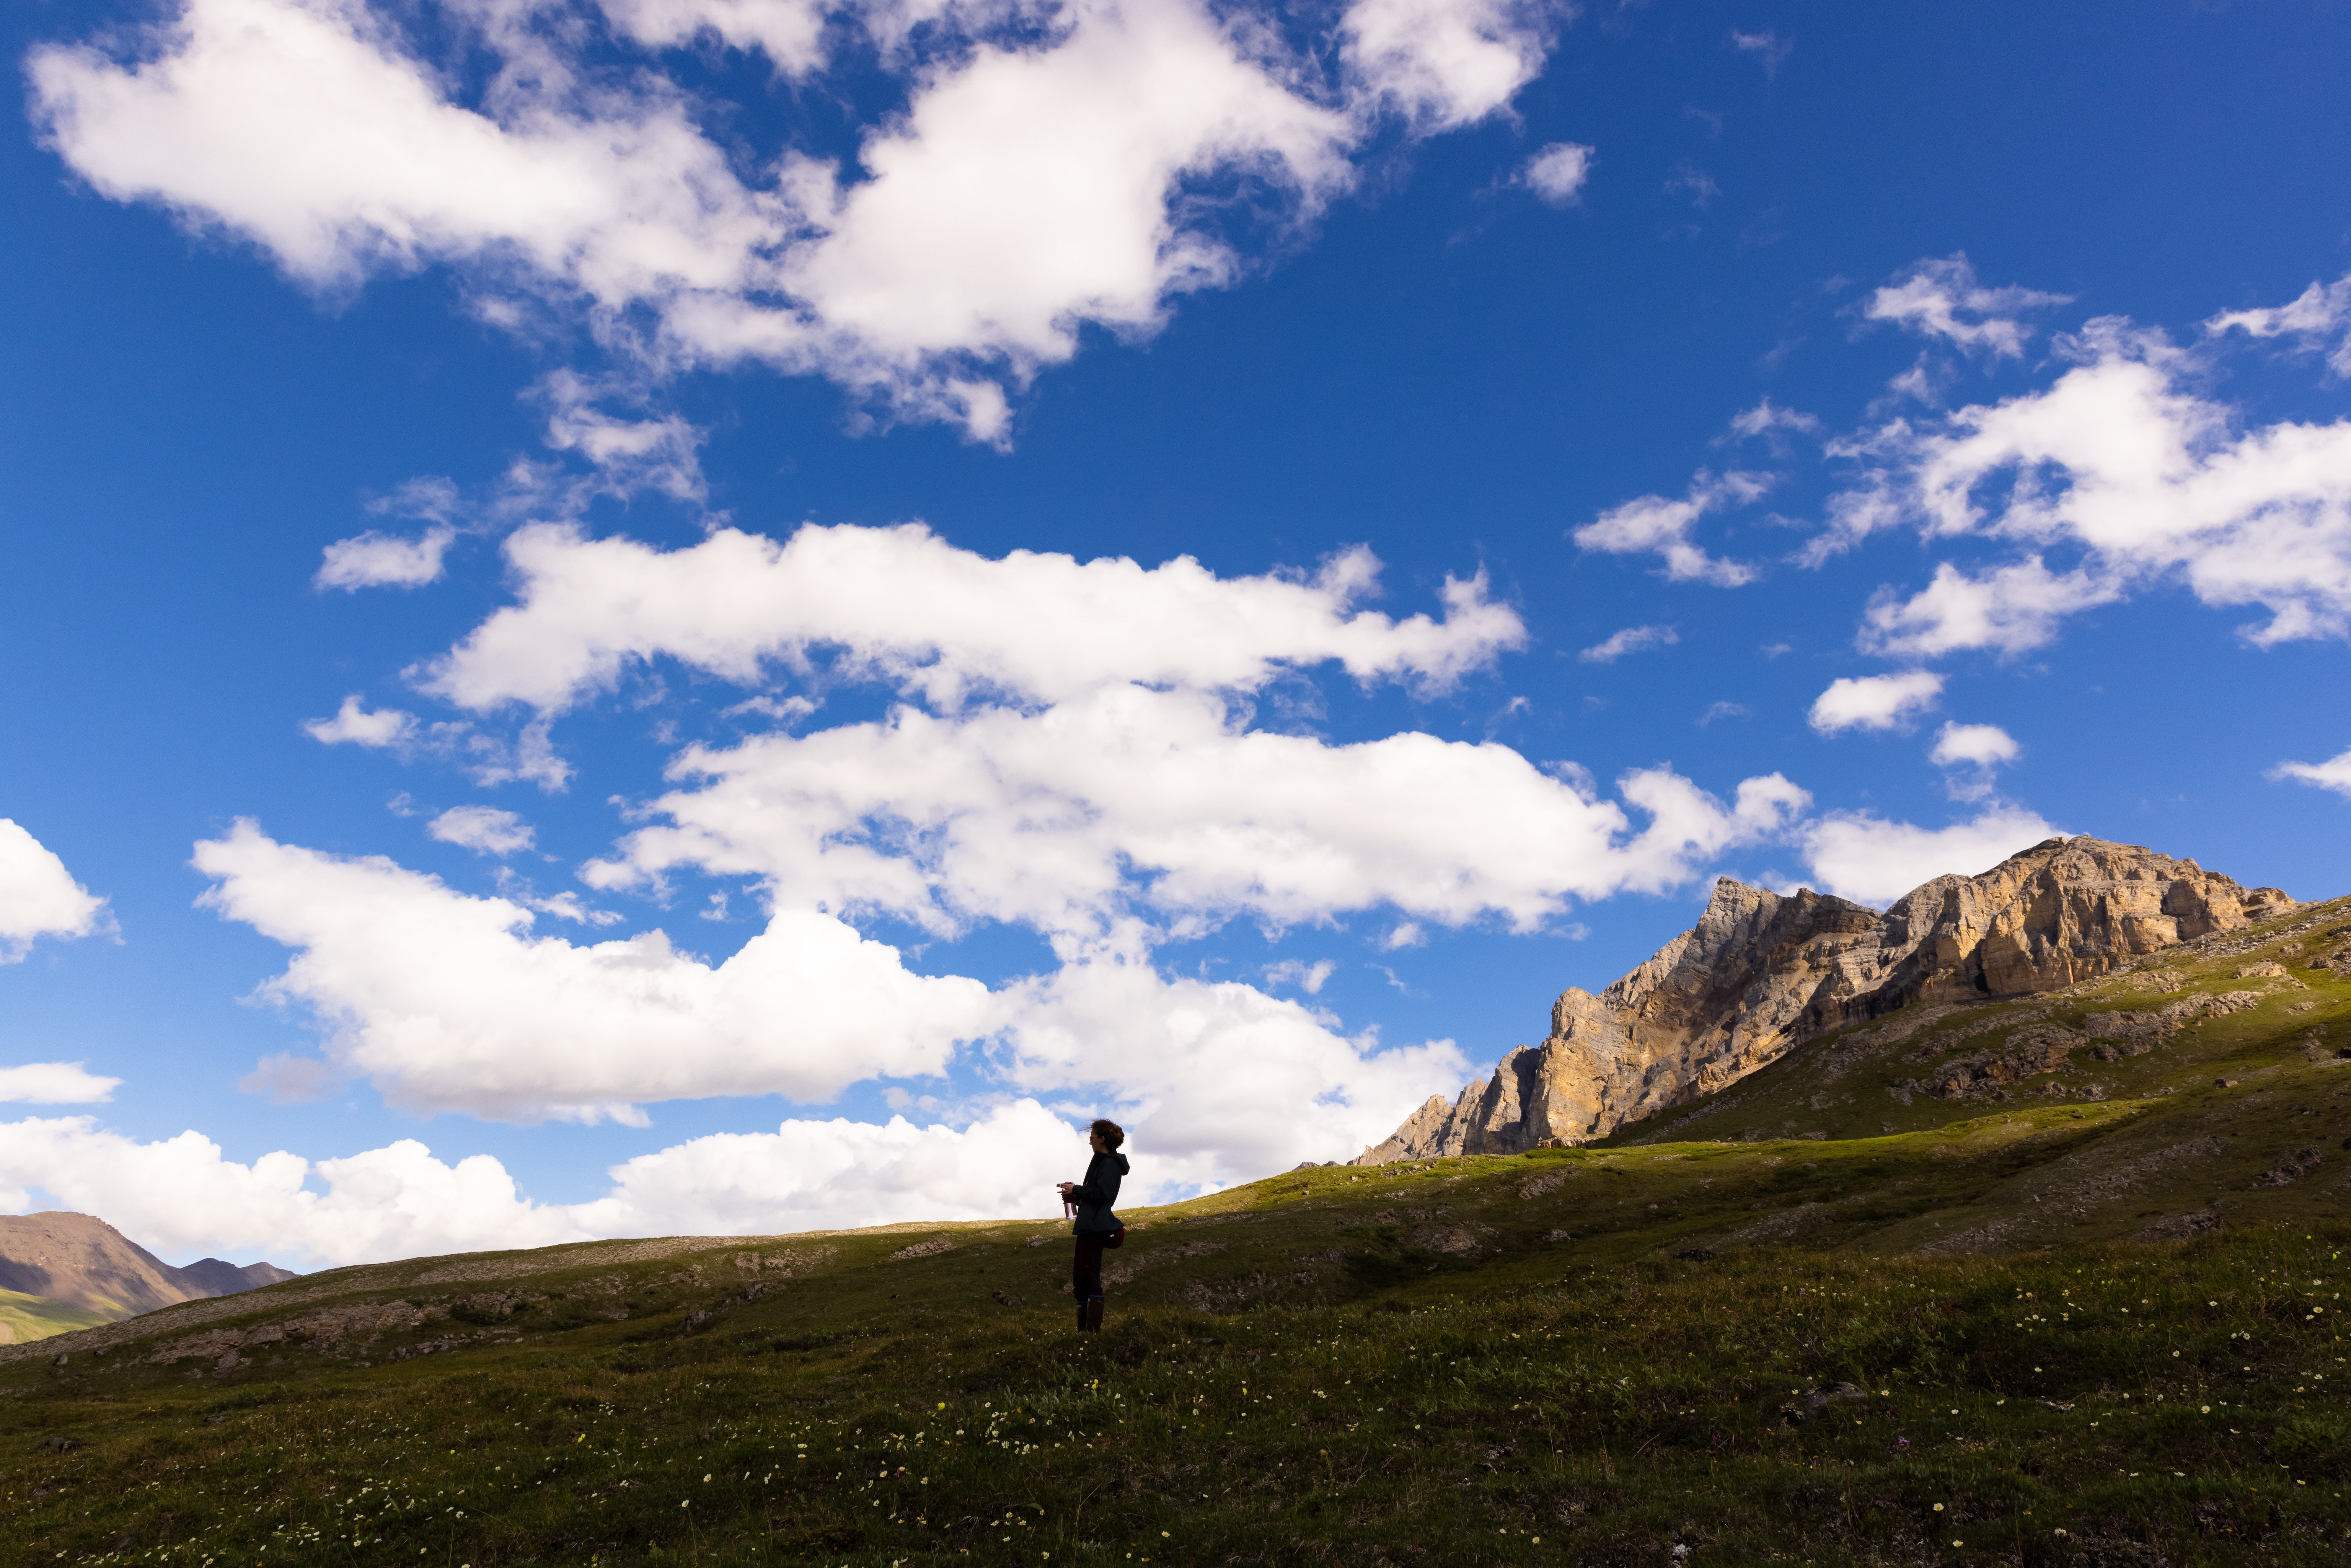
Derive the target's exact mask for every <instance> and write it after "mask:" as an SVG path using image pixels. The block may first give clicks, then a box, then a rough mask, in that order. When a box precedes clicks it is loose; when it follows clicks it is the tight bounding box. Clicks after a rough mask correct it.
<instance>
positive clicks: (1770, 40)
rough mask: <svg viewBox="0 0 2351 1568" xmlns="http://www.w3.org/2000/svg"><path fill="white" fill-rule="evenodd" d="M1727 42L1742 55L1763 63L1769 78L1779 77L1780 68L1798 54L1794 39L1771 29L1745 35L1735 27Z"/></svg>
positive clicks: (1766, 75) (1764, 72) (1765, 74)
mask: <svg viewBox="0 0 2351 1568" xmlns="http://www.w3.org/2000/svg"><path fill="white" fill-rule="evenodd" d="M1725 42H1727V43H1728V44H1729V46H1730V47H1732V48H1734V49H1736V50H1738V51H1739V52H1740V54H1742V55H1752V56H1754V57H1755V58H1756V59H1757V60H1758V61H1760V62H1761V65H1762V67H1763V74H1764V76H1765V77H1767V78H1769V77H1776V76H1778V75H1779V74H1780V68H1781V67H1782V66H1783V65H1786V64H1787V63H1788V57H1789V56H1790V55H1792V54H1794V53H1795V52H1796V41H1795V40H1794V39H1793V38H1783V37H1780V35H1779V34H1777V33H1774V32H1772V31H1771V30H1770V29H1769V28H1762V29H1759V30H1758V31H1755V32H1752V33H1743V32H1740V30H1739V29H1738V28H1736V27H1734V28H1732V29H1731V30H1730V36H1729V38H1727V39H1726V40H1725Z"/></svg>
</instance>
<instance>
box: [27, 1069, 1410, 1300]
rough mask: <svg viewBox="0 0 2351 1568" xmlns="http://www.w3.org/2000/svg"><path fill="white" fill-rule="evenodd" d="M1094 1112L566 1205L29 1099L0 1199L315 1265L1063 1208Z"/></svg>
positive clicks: (1171, 1174)
mask: <svg viewBox="0 0 2351 1568" xmlns="http://www.w3.org/2000/svg"><path fill="white" fill-rule="evenodd" d="M1409 1109H1410V1106H1409V1105H1408V1104H1407V1105H1403V1106H1400V1107H1398V1108H1397V1110H1396V1113H1395V1114H1396V1116H1399V1117H1400V1116H1401V1115H1402V1114H1403V1113H1404V1112H1405V1111H1406V1110H1409ZM1085 1114H1086V1113H1085V1112H1084V1111H1083V1110H1082V1109H1081V1110H1077V1111H1072V1112H1066V1113H1061V1114H1057V1113H1055V1112H1053V1111H1051V1110H1049V1109H1047V1108H1046V1107H1045V1106H1044V1105H1043V1104H1041V1103H1039V1101H1038V1100H1037V1099H1036V1098H1034V1097H1032V1096H1018V1097H1012V1098H1008V1100H1006V1101H1005V1102H1004V1103H999V1104H997V1105H993V1106H990V1107H987V1108H985V1109H984V1110H982V1111H980V1112H979V1113H977V1114H974V1115H971V1116H969V1117H967V1118H961V1119H958V1120H957V1121H956V1122H955V1123H953V1124H932V1125H929V1126H918V1125H916V1124H914V1123H911V1122H909V1121H907V1120H905V1119H904V1117H893V1118H892V1119H891V1120H890V1121H888V1122H886V1123H882V1124H874V1123H865V1122H852V1121H848V1120H844V1119H832V1120H816V1119H794V1120H788V1121H785V1122H782V1123H781V1124H778V1126H777V1127H776V1129H775V1130H774V1131H773V1132H757V1133H719V1134H710V1135H708V1136H705V1137H699V1138H694V1139H691V1140H688V1141H686V1142H684V1143H681V1144H676V1145H672V1146H670V1147H668V1148H664V1149H662V1150H659V1151H657V1152H655V1153H653V1154H649V1155H639V1156H638V1157H636V1158H634V1159H632V1160H629V1161H627V1162H625V1163H623V1164H621V1165H617V1166H611V1168H610V1170H609V1171H608V1173H607V1174H608V1176H609V1178H610V1183H611V1185H610V1186H609V1187H608V1188H607V1189H606V1190H605V1192H604V1193H603V1194H601V1196H599V1197H593V1198H590V1199H589V1200H587V1201H585V1202H580V1203H572V1204H555V1203H545V1202H540V1201H537V1200H534V1199H532V1198H530V1197H528V1196H526V1195H525V1194H524V1193H523V1192H522V1191H521V1189H520V1188H519V1187H518V1186H517V1183H516V1181H515V1179H514V1177H513V1176H512V1175H511V1174H510V1173H509V1172H508V1171H507V1169H506V1167H505V1166H503V1165H502V1164H501V1163H500V1162H499V1161H498V1160H496V1158H494V1157H493V1156H491V1155H471V1156H469V1157H467V1158H465V1159H461V1160H458V1161H456V1162H455V1163H454V1164H451V1163H448V1162H446V1161H444V1160H442V1159H439V1158H437V1157H435V1156H434V1154H433V1152H432V1150H431V1149H430V1148H428V1147H427V1146H426V1145H424V1144H423V1143H422V1142H420V1141H418V1140H416V1139H413V1138H403V1139H401V1140H399V1141H397V1142H395V1143H392V1144H391V1145H386V1146H385V1147H382V1148H377V1149H369V1150H366V1151H363V1152H361V1153H359V1154H355V1155H344V1156H341V1157H340V1158H324V1159H311V1158H306V1157H304V1156H302V1155H296V1154H292V1153H289V1152H287V1151H284V1150H280V1151H277V1152H276V1153H273V1154H268V1155H262V1156H261V1157H260V1158H258V1159H256V1160H254V1161H252V1162H251V1163H250V1164H246V1163H241V1162H238V1161H235V1160H232V1159H229V1158H227V1157H226V1156H225V1155H224V1153H223V1152H222V1150H221V1148H220V1146H219V1145H217V1144H215V1143H214V1142H213V1141H212V1140H211V1139H210V1138H207V1137H205V1136H204V1134H201V1133H198V1132H195V1131H193V1130H191V1131H188V1132H184V1133H182V1134H179V1135H178V1136H177V1137H173V1138H166V1139H159V1140H155V1141H152V1142H141V1141H139V1140H138V1139H135V1138H132V1137H129V1136H126V1135H124V1134H120V1133H118V1132H115V1131H112V1130H110V1129H109V1128H106V1127H103V1126H101V1125H100V1124H99V1123H98V1122H97V1121H96V1119H95V1118H92V1117H89V1116H67V1117H53V1118H39V1117H33V1118H27V1119H25V1120H22V1121H17V1122H8V1123H0V1204H5V1206H7V1207H10V1208H14V1209H23V1208H25V1207H28V1205H29V1204H30V1203H31V1201H32V1197H33V1194H34V1193H36V1192H40V1193H45V1194H47V1195H48V1197H49V1198H50V1200H52V1201H54V1202H56V1203H58V1204H61V1205H63V1206H65V1207H70V1208H75V1209H79V1210H83V1211H85V1212H88V1213H92V1214H103V1215H105V1216H106V1217H107V1218H108V1219H109V1220H110V1222H112V1223H113V1224H114V1225H116V1226H117V1227H118V1228H120V1229H121V1230H122V1231H124V1232H125V1233H126V1234H128V1235H131V1236H133V1237H136V1238H137V1239H139V1240H140V1241H141V1243H142V1244H144V1245H146V1246H149V1247H152V1248H153V1249H156V1250H158V1251H160V1252H162V1253H165V1254H167V1255H194V1254H198V1253H206V1252H209V1253H215V1254H220V1255H224V1256H242V1257H265V1256H266V1257H267V1258H269V1259H271V1260H273V1261H276V1262H278V1263H280V1264H287V1265H293V1266H298V1267H305V1268H309V1267H319V1268H332V1267H337V1266H340V1265H344V1264H350V1263H365V1262H375V1261H382V1260H392V1259H399V1258H412V1257H420V1256H432V1255H436V1254H445V1253H450V1252H467V1251H483V1250H490V1249H509V1248H524V1247H546V1246H554V1245H558V1244H560V1243H564V1242H573V1241H590V1240H601V1239H606V1238H610V1237H621V1236H675V1235H701V1236H749V1235H776V1234H783V1233H791V1232H799V1231H808V1230H821V1229H836V1228H848V1227H852V1226H862V1225H882V1224H896V1223H904V1222H907V1221H912V1220H937V1221H955V1220H985V1219H1007V1218H1032V1219H1034V1218H1050V1217H1052V1216H1054V1215H1057V1214H1058V1213H1059V1212H1060V1207H1061V1206H1060V1203H1059V1201H1058V1199H1056V1197H1054V1194H1053V1189H1052V1184H1053V1183H1054V1182H1055V1181H1057V1180H1071V1179H1074V1178H1075V1177H1076V1176H1081V1175H1082V1174H1083V1173H1084V1168H1085V1166H1084V1161H1085V1157H1086V1152H1085V1146H1084V1139H1083V1136H1082V1134H1081V1132H1080V1131H1079V1129H1078V1127H1077V1126H1076V1125H1075V1124H1074V1123H1075V1122H1078V1121H1081V1120H1082V1119H1083V1117H1084V1116H1085ZM1263 1114H1264V1113H1263V1112H1262V1111H1261V1112H1260V1113H1259V1115H1260V1116H1262V1115H1263ZM1394 1119H1395V1118H1393V1117H1392V1118H1391V1125H1392V1124H1393V1121H1394ZM1388 1130H1389V1127H1387V1126H1383V1127H1382V1128H1381V1129H1380V1131H1379V1134H1374V1135H1384V1134H1385V1133H1386V1132H1387V1131H1388ZM1284 1146H1287V1147H1300V1146H1303V1147H1310V1148H1313V1149H1318V1150H1325V1151H1326V1152H1322V1153H1321V1154H1320V1155H1318V1157H1321V1158H1326V1159H1328V1158H1337V1157H1341V1155H1343V1153H1346V1152H1351V1151H1345V1150H1336V1151H1335V1152H1330V1150H1331V1146H1328V1145H1319V1144H1304V1145H1301V1144H1300V1143H1299V1142H1298V1141H1297V1140H1286V1141H1284ZM1128 1147H1129V1150H1130V1152H1131V1153H1132V1154H1133V1155H1134V1158H1135V1162H1136V1172H1135V1176H1134V1178H1133V1179H1132V1180H1131V1181H1130V1183H1129V1186H1128V1188H1127V1190H1128V1192H1130V1193H1131V1194H1133V1195H1134V1199H1135V1200H1137V1201H1141V1202H1154V1201H1164V1200H1165V1199H1167V1198H1170V1197H1178V1196H1182V1195H1183V1194H1185V1193H1186V1192H1187V1191H1189V1190H1191V1189H1192V1185H1196V1184H1190V1183H1189V1173H1190V1172H1191V1171H1193V1170H1195V1169H1199V1168H1205V1167H1204V1166H1203V1164H1202V1162H1201V1161H1199V1160H1198V1159H1196V1157H1194V1156H1193V1155H1190V1154H1188V1153H1186V1151H1184V1150H1183V1149H1181V1148H1180V1147H1176V1146H1174V1145H1165V1144H1162V1143H1160V1142H1158V1141H1155V1140H1147V1139H1145V1138H1144V1137H1142V1136H1140V1135H1139V1134H1137V1135H1132V1136H1131V1138H1130V1143H1129V1145H1128ZM1299 1157H1301V1158H1303V1157H1305V1156H1304V1155H1301V1156H1299ZM1291 1163H1293V1164H1294V1163H1296V1162H1295V1161H1294V1160H1293V1161H1292V1162H1291ZM1282 1168H1286V1167H1282ZM1263 1174H1264V1172H1263V1171H1262V1170H1258V1171H1252V1172H1251V1173H1250V1175H1252V1176H1259V1175H1263Z"/></svg>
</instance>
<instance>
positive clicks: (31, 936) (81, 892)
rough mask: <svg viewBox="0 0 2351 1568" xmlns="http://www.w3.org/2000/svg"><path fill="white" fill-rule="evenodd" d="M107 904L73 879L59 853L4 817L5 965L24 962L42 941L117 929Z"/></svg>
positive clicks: (0, 935)
mask: <svg viewBox="0 0 2351 1568" xmlns="http://www.w3.org/2000/svg"><path fill="white" fill-rule="evenodd" d="M112 927H113V922H112V920H111V918H110V916H109V915H108V914H107V910H106V900H104V899H103V898H99V897H98V896H97V895H96V894H92V893H91V892H90V891H89V889H88V888H86V887H84V886H82V885H81V883H78V882H76V881H75V880H74V879H73V873H71V872H69V871H68V870H66V862H63V861H62V860H59V859H58V858H57V853H56V852H54V851H52V850H50V849H49V848H47V846H46V845H44V844H43V843H42V842H41V841H40V840H38V839H37V838H35V837H33V835H32V834H31V833H29V832H27V831H25V829H23V828H22V827H20V826H18V825H17V824H16V822H15V821H11V820H10V819H8V818H6V817H0V964H14V963H17V962H20V961H21V960H22V959H23V958H24V956H25V955H26V953H28V952H30V951H31V950H32V946H33V944H34V943H35V942H36V941H37V940H38V939H39V938H41V937H43V936H58V937H64V938H67V939H71V938H73V937H76V936H94V935H96V934H98V933H99V932H102V931H108V930H110V929H112Z"/></svg>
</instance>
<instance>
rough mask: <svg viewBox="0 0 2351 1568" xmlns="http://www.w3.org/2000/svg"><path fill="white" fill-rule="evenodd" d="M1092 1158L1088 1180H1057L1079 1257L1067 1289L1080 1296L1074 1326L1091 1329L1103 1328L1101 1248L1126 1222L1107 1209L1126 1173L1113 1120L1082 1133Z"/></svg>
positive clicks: (1115, 1240)
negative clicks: (1074, 1236)
mask: <svg viewBox="0 0 2351 1568" xmlns="http://www.w3.org/2000/svg"><path fill="white" fill-rule="evenodd" d="M1086 1142H1087V1143H1088V1144H1089V1145H1092V1149H1093V1151H1094V1157H1093V1158H1092V1161H1090V1162H1089V1163H1088V1164H1087V1166H1086V1179H1085V1180H1083V1181H1065V1182H1062V1183H1061V1184H1060V1186H1061V1202H1062V1203H1063V1204H1064V1205H1066V1206H1068V1207H1070V1208H1071V1210H1072V1211H1073V1217H1074V1218H1075V1221H1076V1223H1075V1224H1074V1226H1073V1227H1072V1228H1073V1229H1075V1230H1076V1231H1077V1234H1078V1255H1077V1260H1076V1261H1075V1262H1073V1263H1072V1264H1071V1268H1070V1288H1071V1291H1074V1292H1075V1293H1076V1295H1077V1298H1078V1328H1079V1330H1080V1331H1081V1332H1084V1333H1091V1332H1093V1331H1095V1330H1099V1329H1100V1328H1101V1327H1102V1249H1103V1248H1105V1247H1116V1246H1119V1245H1120V1244H1121V1243H1123V1242H1124V1241H1125V1239H1126V1226H1125V1224H1124V1223H1123V1221H1122V1220H1120V1218H1119V1217H1118V1216H1117V1215H1115V1214H1113V1213H1112V1212H1111V1205H1113V1204H1114V1203H1116V1202H1117V1201H1118V1184H1119V1181H1120V1179H1121V1178H1122V1177H1123V1176H1125V1175H1126V1172H1127V1164H1126V1156H1125V1155H1122V1154H1120V1153H1119V1152H1118V1146H1119V1145H1121V1144H1123V1143H1124V1142H1126V1130H1125V1129H1124V1128H1123V1127H1121V1126H1120V1125H1119V1124H1117V1123H1116V1122H1096V1123H1095V1124H1093V1126H1092V1129H1090V1130H1089V1132H1088V1133H1087V1135H1086Z"/></svg>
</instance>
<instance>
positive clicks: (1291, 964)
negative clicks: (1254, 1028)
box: [1265, 958, 1339, 997]
mask: <svg viewBox="0 0 2351 1568" xmlns="http://www.w3.org/2000/svg"><path fill="white" fill-rule="evenodd" d="M1338 972H1339V965H1338V962H1337V961H1336V960H1335V959H1331V958H1322V959H1318V960H1316V961H1315V962H1314V963H1311V964H1309V963H1308V962H1307V961H1306V960H1305V959H1303V958H1284V959H1282V960H1281V962H1280V963H1278V964H1268V965H1267V966H1266V967H1265V978H1266V983H1267V984H1269V985H1275V986H1296V987H1297V988H1299V989H1300V990H1301V991H1304V992H1305V993H1306V994H1307V995H1308V996H1310V997H1311V996H1319V995H1321V994H1322V987H1323V984H1324V982H1326V981H1327V980H1329V979H1330V978H1331V977H1332V975H1334V974H1337V973H1338Z"/></svg>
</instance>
